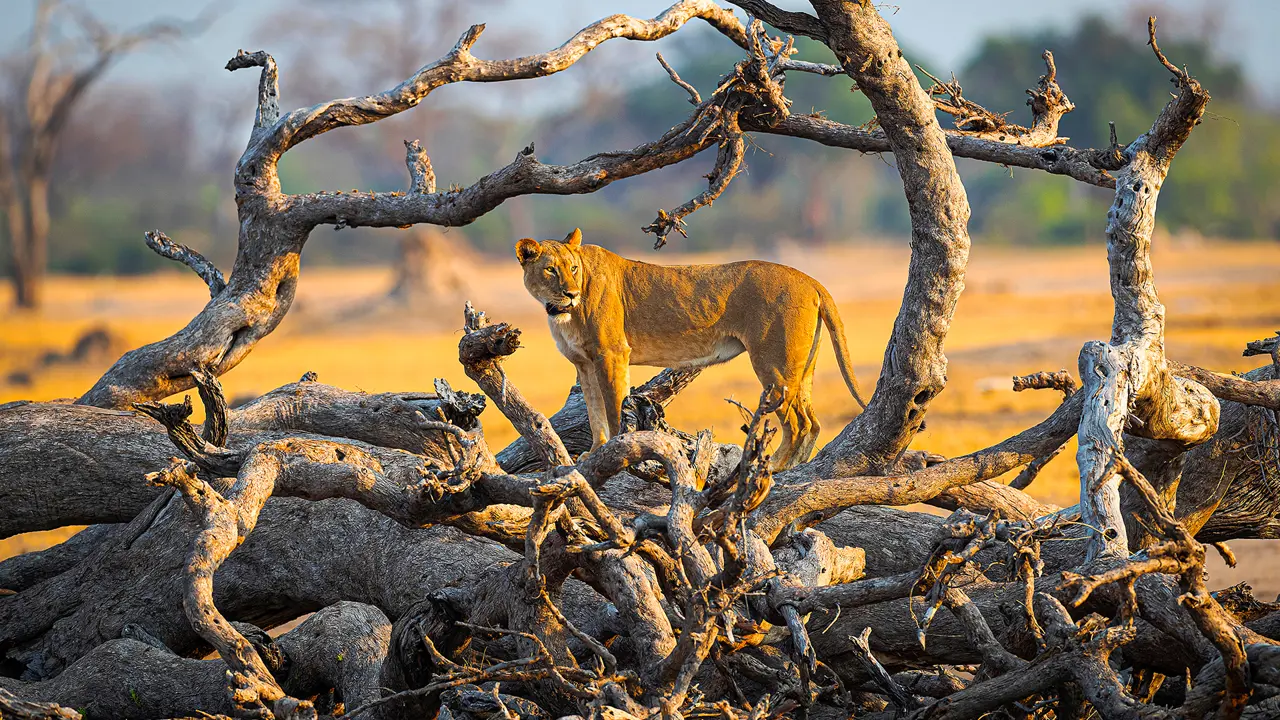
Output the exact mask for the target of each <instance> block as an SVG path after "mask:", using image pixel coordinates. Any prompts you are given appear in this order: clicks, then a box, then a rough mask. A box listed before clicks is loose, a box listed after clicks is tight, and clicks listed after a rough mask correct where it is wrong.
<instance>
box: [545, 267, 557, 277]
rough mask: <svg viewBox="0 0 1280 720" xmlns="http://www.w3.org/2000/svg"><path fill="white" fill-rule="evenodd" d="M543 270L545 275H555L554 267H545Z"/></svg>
mask: <svg viewBox="0 0 1280 720" xmlns="http://www.w3.org/2000/svg"><path fill="white" fill-rule="evenodd" d="M543 272H545V273H546V274H547V275H549V276H551V277H555V276H556V269H555V268H547V269H546V270H544V271H543Z"/></svg>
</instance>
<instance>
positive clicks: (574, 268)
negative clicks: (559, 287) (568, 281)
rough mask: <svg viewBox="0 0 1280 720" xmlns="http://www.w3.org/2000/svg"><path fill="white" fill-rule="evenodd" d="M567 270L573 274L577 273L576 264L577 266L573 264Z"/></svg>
mask: <svg viewBox="0 0 1280 720" xmlns="http://www.w3.org/2000/svg"><path fill="white" fill-rule="evenodd" d="M569 272H571V273H573V274H574V275H577V274H578V266H577V265H574V266H573V267H571V268H569Z"/></svg>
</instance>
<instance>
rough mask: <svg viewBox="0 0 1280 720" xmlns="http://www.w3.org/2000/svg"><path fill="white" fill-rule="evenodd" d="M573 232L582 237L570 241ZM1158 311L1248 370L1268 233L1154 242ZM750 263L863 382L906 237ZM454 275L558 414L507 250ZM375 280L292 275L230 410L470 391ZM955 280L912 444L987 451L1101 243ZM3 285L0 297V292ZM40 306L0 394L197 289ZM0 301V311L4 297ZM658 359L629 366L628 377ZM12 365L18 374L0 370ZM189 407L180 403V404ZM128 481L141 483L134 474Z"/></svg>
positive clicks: (1269, 573) (1060, 337)
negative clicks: (796, 275)
mask: <svg viewBox="0 0 1280 720" xmlns="http://www.w3.org/2000/svg"><path fill="white" fill-rule="evenodd" d="M587 242H591V239H590V238H588V239H587ZM1152 254H1153V262H1154V263H1155V271H1156V278H1157V283H1158V285H1159V289H1160V294H1161V298H1162V300H1163V301H1164V303H1165V306H1166V309H1167V316H1168V327H1167V331H1166V343H1167V349H1168V355H1169V357H1171V358H1175V359H1178V360H1181V361H1183V362H1187V363H1191V364H1195V365H1199V366H1202V367H1207V368H1212V369H1214V370H1218V371H1223V372H1225V371H1244V370H1247V369H1250V368H1252V367H1256V366H1257V365H1259V364H1260V361H1259V359H1258V358H1244V357H1241V350H1242V349H1243V348H1244V344H1245V342H1246V341H1247V340H1253V339H1257V338H1262V337H1267V336H1269V335H1271V334H1272V333H1273V332H1274V331H1275V330H1276V329H1277V328H1280V307H1277V306H1276V305H1275V304H1274V302H1273V298H1275V297H1276V296H1277V293H1278V292H1280V245H1276V244H1265V243H1247V244H1242V243H1234V244H1227V243H1217V242H1198V241H1197V242H1186V241H1182V242H1180V241H1178V240H1177V239H1175V238H1169V237H1167V236H1166V237H1164V238H1160V237H1157V239H1156V242H1155V243H1154V247H1153V250H1152ZM753 256H754V257H760V256H761V254H760V253H759V252H754V253H753V252H752V251H733V250H728V251H724V252H719V253H716V254H713V255H697V256H692V255H677V254H675V253H668V252H663V253H660V254H655V253H643V254H641V255H636V257H638V258H640V259H645V260H656V261H660V262H663V263H686V262H726V261H729V260H735V259H742V258H746V257H753ZM768 259H771V260H775V261H777V262H782V263H786V264H788V265H792V266H795V267H797V268H799V269H800V270H803V271H804V272H806V273H809V274H810V275H812V276H813V277H815V278H817V279H818V280H820V281H821V282H822V283H823V284H824V285H826V286H827V288H828V289H829V290H830V291H831V293H832V295H833V296H834V297H835V298H836V300H837V302H838V304H839V306H840V311H841V314H842V316H843V318H844V323H845V328H846V332H847V333H848V338H849V344H850V348H851V352H852V355H853V360H854V363H855V367H856V370H857V373H858V376H859V379H860V381H861V383H862V387H863V391H864V394H865V396H866V397H870V391H871V388H872V386H873V384H874V382H875V378H876V375H877V374H878V370H879V365H880V361H881V356H882V353H883V351H884V343H885V339H886V338H887V337H888V336H889V333H890V330H891V328H892V324H893V319H894V316H895V314H896V313H897V311H898V305H899V302H900V299H901V292H902V287H903V283H904V281H905V278H906V271H907V270H906V269H907V261H908V252H907V250H906V248H905V247H893V246H888V245H885V246H879V245H861V246H839V247H828V248H821V249H814V248H801V247H795V246H784V247H781V248H778V249H776V250H775V251H773V253H772V255H771V256H769V257H768ZM480 263H481V264H479V265H478V266H476V267H475V268H474V270H473V272H472V273H471V274H470V277H469V278H468V282H469V284H470V288H469V289H468V290H467V292H466V296H467V297H468V298H470V299H471V300H472V301H473V302H474V303H475V305H476V307H478V308H480V309H483V310H485V311H486V312H487V313H488V314H489V316H490V317H491V318H494V319H497V320H502V321H509V322H512V323H513V324H515V325H517V326H518V327H520V328H521V329H522V330H523V331H524V335H523V343H524V345H525V348H524V349H523V350H521V351H520V352H518V353H516V355H515V356H514V357H512V358H511V359H510V360H509V361H508V362H507V363H506V369H507V373H508V376H509V377H510V379H511V381H512V382H513V383H515V384H516V385H517V386H518V387H519V388H520V389H521V390H522V391H523V392H524V393H525V394H526V395H527V396H528V397H529V399H530V401H531V402H532V403H534V405H535V406H536V407H538V408H539V409H540V410H542V411H544V412H546V413H548V414H550V413H551V412H553V411H555V410H556V409H558V408H559V407H560V405H561V404H562V402H563V401H564V398H565V395H566V393H567V392H568V390H569V388H570V386H572V385H573V383H574V374H573V368H572V366H571V365H570V364H569V363H568V362H567V361H566V360H564V359H563V358H562V357H561V356H560V355H559V354H558V353H557V352H556V349H555V345H554V343H553V342H552V340H551V337H550V333H549V331H548V329H547V323H546V320H545V316H544V315H543V314H542V310H541V306H540V305H539V304H538V303H536V302H535V301H533V300H532V299H530V298H529V297H528V295H527V294H526V293H525V291H524V288H523V286H522V285H521V281H520V270H519V267H518V266H517V264H516V263H515V261H514V259H511V258H482V259H480ZM389 283H390V273H389V271H386V270H381V269H374V268H370V269H339V268H305V269H304V270H303V272H302V276H301V282H300V286H299V290H298V299H297V301H296V303H295V305H294V309H293V311H292V312H290V313H289V315H288V316H287V317H286V318H285V320H284V322H283V323H282V324H281V326H280V328H279V329H278V330H277V331H276V332H275V333H274V334H272V335H271V336H269V337H268V338H266V339H265V340H263V341H262V342H261V343H260V344H259V345H258V346H257V347H256V348H255V350H254V351H253V353H252V354H251V355H250V356H249V358H248V359H247V360H246V361H245V362H243V363H242V364H241V365H240V366H239V367H237V368H236V369H235V370H232V371H231V372H230V373H228V374H226V375H225V376H224V377H223V378H222V382H223V385H224V387H225V388H226V389H227V392H228V394H229V396H230V397H231V398H232V399H233V403H234V402H235V401H236V399H237V398H242V397H249V396H256V395H259V394H261V393H263V392H265V391H267V390H270V389H273V388H275V387H278V386H280V385H283V384H285V383H288V382H292V381H295V380H297V379H298V377H299V376H301V375H302V373H303V372H305V371H308V370H311V371H315V372H316V373H317V374H318V375H319V377H320V379H321V380H322V381H323V382H326V383H330V384H333V385H337V386H341V387H344V388H349V389H359V390H366V391H369V392H381V391H392V390H416V389H421V390H429V389H430V388H431V381H432V378H435V377H443V378H446V379H447V380H448V381H449V382H450V383H451V384H452V385H453V386H454V387H456V388H460V389H467V390H470V391H473V392H474V391H476V388H475V387H474V386H473V384H472V383H471V382H470V381H469V380H468V379H467V378H466V376H465V375H464V374H463V373H462V369H461V367H460V366H459V365H458V362H457V341H458V337H459V331H455V330H452V329H451V328H455V327H461V325H462V308H461V304H460V303H458V304H457V305H456V306H453V305H450V306H447V307H445V306H442V307H440V308H439V309H438V310H437V311H436V312H435V313H433V314H432V315H431V316H429V317H428V316H421V315H419V316H416V317H411V316H408V315H407V314H405V313H397V312H382V313H378V314H375V315H364V316H358V317H355V318H350V317H348V319H346V320H341V321H339V320H335V318H338V317H341V316H343V315H347V316H349V315H350V314H351V313H350V309H351V308H353V307H356V306H360V305H361V304H363V303H365V301H367V300H368V299H369V298H372V297H376V296H379V295H380V294H382V293H384V292H385V291H386V289H387V287H388V286H389ZM966 285H967V289H966V290H965V293H964V295H963V296H962V298H961V300H960V307H959V309H958V311H957V314H956V320H955V323H954V325H953V326H952V329H951V332H950V333H949V334H948V336H947V356H948V358H949V360H950V366H949V371H948V375H949V379H948V383H947V388H946V391H945V392H944V393H943V394H942V395H940V396H939V397H938V399H937V400H936V401H934V403H933V404H932V405H931V407H930V411H929V418H928V421H927V429H926V430H925V431H924V432H922V433H920V435H919V436H918V438H917V439H916V441H915V443H914V446H915V447H917V448H922V449H927V450H931V451H934V452H938V453H941V454H943V455H946V456H954V455H960V454H964V453H966V452H970V451H972V450H976V449H979V448H982V447H986V446H989V445H991V444H993V443H995V442H998V441H999V440H1002V439H1003V438H1005V437H1008V436H1009V435H1012V434H1014V433H1017V432H1018V431H1020V430H1022V429H1024V428H1026V427H1028V426H1030V425H1032V424H1034V423H1035V422H1037V421H1038V420H1040V419H1041V418H1043V417H1044V416H1045V415H1047V414H1048V412H1049V411H1050V410H1051V409H1052V408H1053V407H1054V406H1055V405H1056V403H1057V402H1058V399H1059V396H1058V395H1057V394H1056V393H1051V392H1044V391H1041V392H1027V393H1020V394H1019V393H1014V392H1013V391H1012V390H1011V389H1010V382H1009V379H1010V376H1012V375H1015V374H1025V373H1029V372H1035V371H1037V370H1057V369H1059V368H1068V369H1070V370H1072V372H1073V374H1074V373H1075V361H1076V355H1077V353H1078V352H1079V349H1080V346H1081V344H1082V343H1083V342H1084V341H1086V340H1090V339H1105V338H1106V337H1108V335H1109V334H1110V327H1111V314H1112V300H1111V296H1110V294H1109V288H1108V280H1107V261H1106V250H1105V248H1104V247H1102V246H1100V245H1099V246H1091V247H1080V248H1066V249H1043V250H1011V249H1001V248H991V247H982V246H979V247H978V248H976V249H975V251H974V253H973V260H972V262H971V263H970V265H969V270H968V276H967V280H966ZM3 291H4V292H7V289H3ZM47 297H48V304H47V307H46V308H45V309H44V310H43V311H42V312H41V313H40V314H39V315H25V314H13V313H9V314H6V315H4V316H2V317H0V403H4V402H7V401H11V400H18V399H33V400H49V399H54V398H70V397H75V396H77V395H79V394H80V393H81V392H83V391H84V390H85V389H86V388H88V387H89V385H90V384H91V383H92V382H93V380H94V379H96V378H97V376H98V375H99V374H100V373H101V372H102V371H103V370H105V369H106V367H107V366H108V365H109V364H110V363H111V362H112V361H113V360H114V359H115V358H116V357H118V355H119V352H120V351H121V350H122V349H127V348H128V347H134V346H137V345H140V344H142V343H145V342H150V341H153V340H156V339H158V338H162V337H165V336H167V335H169V334H171V333H172V332H174V331H176V330H177V329H179V328H180V327H182V326H183V325H184V324H186V322H187V321H188V320H189V319H190V318H191V317H192V316H193V315H194V314H195V313H196V312H197V311H198V310H199V308H200V307H201V306H203V304H204V303H205V302H206V300H207V299H208V294H207V291H206V289H205V287H204V285H203V284H202V283H201V282H199V281H198V279H196V278H195V277H193V276H191V275H190V274H189V273H181V274H180V273H177V272H173V273H165V274H157V275H153V276H148V277H140V278H139V277H132V278H113V277H104V278H80V277H76V278H72V277H55V278H53V279H51V281H50V283H49V285H48V294H47ZM10 306H11V305H10V302H9V299H8V298H6V297H0V307H10ZM103 326H105V327H106V328H107V329H108V330H109V331H110V333H111V335H113V336H114V337H115V338H116V340H115V342H116V343H117V345H116V346H115V347H113V348H111V350H110V351H108V352H105V353H101V354H100V355H99V356H98V357H94V358H92V359H88V360H85V361H80V362H53V363H49V362H47V361H42V358H45V357H46V356H47V355H48V354H49V353H63V354H65V353H67V352H68V351H69V350H70V348H71V346H72V345H73V344H74V343H75V341H76V339H77V338H78V337H80V336H81V335H82V334H83V333H84V332H85V331H87V330H90V329H92V328H95V327H103ZM654 372H656V370H650V369H648V368H633V373H632V384H633V385H638V384H640V383H641V382H643V381H644V380H646V379H647V378H648V377H649V376H650V375H652V374H653V373H654ZM20 375H25V376H26V379H25V381H23V382H14V380H17V379H18V378H17V377H16V376H20ZM758 393H759V385H758V384H757V381H756V379H755V377H754V376H753V374H752V372H751V368H750V364H749V363H748V361H747V359H746V357H745V356H743V357H740V358H738V359H736V360H734V361H732V362H730V363H728V364H726V365H721V366H718V367H715V368H711V369H709V370H707V371H705V372H704V373H703V374H702V375H701V376H700V377H699V378H698V380H697V381H695V382H694V384H693V385H692V386H691V387H690V388H689V389H688V390H686V391H685V392H684V393H683V394H681V395H680V396H679V397H678V398H677V399H676V401H675V402H674V403H672V405H671V407H670V408H669V409H668V419H669V420H670V421H671V422H672V423H673V424H674V425H675V426H677V427H680V428H683V429H686V430H693V429H697V428H703V427H710V428H712V429H714V430H715V432H716V435H717V437H718V439H720V440H722V441H729V442H738V441H739V440H740V439H741V432H740V431H739V429H738V428H739V426H740V425H741V419H740V416H739V414H738V411H737V410H735V409H734V408H733V407H732V406H731V405H729V404H728V403H726V402H725V401H724V400H725V398H735V399H738V400H741V401H744V402H746V403H747V404H748V405H750V404H752V403H753V402H754V400H755V398H756V397H757V396H758ZM814 402H815V407H816V409H817V412H818V415H819V417H820V418H821V420H822V424H823V432H822V443H826V442H827V441H828V440H830V439H831V437H832V436H833V435H834V434H835V433H836V432H838V431H839V429H840V428H841V427H843V426H844V424H845V423H846V422H847V421H848V420H849V419H850V417H852V413H853V411H854V410H855V409H856V407H857V406H856V405H855V403H854V402H853V399H852V398H851V397H849V394H848V392H847V391H846V389H845V387H844V383H843V381H842V380H841V378H840V374H839V370H838V369H837V367H836V363H835V358H834V357H833V356H832V355H831V350H830V342H829V340H827V339H826V338H824V340H823V349H822V352H821V354H820V356H819V360H818V368H817V375H816V378H815V388H814ZM197 405H198V403H197ZM482 420H483V421H484V422H485V426H486V435H487V436H488V438H489V443H490V445H491V446H492V447H494V448H495V449H496V448H501V447H503V446H504V445H506V444H507V443H508V442H509V441H511V440H512V439H513V438H514V437H515V430H514V429H513V428H512V427H511V426H510V425H509V424H508V423H507V422H506V420H505V419H504V418H503V417H502V416H501V415H500V414H498V413H497V412H496V411H493V410H492V409H490V410H488V411H487V412H486V413H485V414H484V415H483V416H482ZM1074 444H1075V441H1074V440H1073V441H1072V445H1071V447H1070V448H1069V449H1068V451H1066V452H1064V453H1063V454H1062V455H1060V456H1059V457H1058V459H1056V460H1055V461H1054V462H1053V463H1051V464H1050V465H1049V467H1048V468H1046V470H1045V472H1044V473H1042V474H1041V476H1040V477H1039V479H1038V480H1037V481H1036V482H1035V484H1033V485H1032V486H1031V488H1030V492H1031V494H1032V495H1035V496H1037V497H1039V498H1041V499H1043V500H1045V501H1048V502H1053V503H1057V504H1060V505H1066V504H1071V503H1073V502H1075V499H1076V498H1077V497H1078V495H1079V489H1078V476H1077V475H1076V468H1075V463H1074V460H1073V458H1074ZM138 481H139V482H142V479H141V478H139V479H138ZM74 530H75V529H74V528H67V529H62V530H55V531H50V532H45V533H30V534H27V535H20V536H17V537H14V538H9V539H8V540H0V559H2V558H5V557H10V556H12V555H14V554H18V553H22V552H27V551H30V550H35V549H39V548H42V547H46V546H48V545H50V544H52V543H55V542H59V541H61V540H62V539H63V538H65V537H67V536H68V535H70V534H71V533H72V532H74ZM1232 545H1233V547H1234V549H1235V551H1236V553H1237V554H1238V555H1240V556H1241V558H1240V559H1241V561H1242V562H1241V566H1242V567H1241V569H1240V570H1230V569H1228V568H1226V567H1225V566H1224V565H1223V564H1222V562H1221V560H1219V559H1218V557H1217V555H1216V554H1213V553H1210V572H1211V574H1212V576H1213V577H1212V581H1211V583H1210V585H1211V587H1222V586H1225V585H1229V584H1232V583H1235V582H1238V581H1240V580H1247V581H1249V582H1250V583H1251V584H1253V586H1254V589H1255V591H1256V592H1257V593H1258V595H1259V597H1262V598H1268V599H1269V598H1272V597H1275V596H1276V595H1277V593H1280V541H1258V540H1255V541H1237V542H1235V543H1233V544H1232Z"/></svg>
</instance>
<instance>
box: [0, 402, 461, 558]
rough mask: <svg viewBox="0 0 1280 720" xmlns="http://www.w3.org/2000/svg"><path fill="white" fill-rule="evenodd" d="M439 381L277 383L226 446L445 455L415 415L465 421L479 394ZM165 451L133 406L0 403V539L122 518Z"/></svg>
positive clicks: (159, 434) (143, 494) (143, 499)
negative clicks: (364, 388) (323, 446)
mask: <svg viewBox="0 0 1280 720" xmlns="http://www.w3.org/2000/svg"><path fill="white" fill-rule="evenodd" d="M440 389H442V390H446V395H445V396H444V397H445V399H442V398H441V395H440V394H438V393H379V394H373V395H370V394H366V393H360V392H350V391H347V390H341V389H339V388H335V387H332V386H329V385H322V384H320V383H316V382H300V383H294V384H291V385H286V386H284V387H282V388H279V389H278V390H274V391H272V392H270V393H268V394H266V395H264V396H263V397H261V398H259V399H257V400H255V401H253V402H251V403H249V404H247V405H245V406H243V407H241V408H237V409H235V410H232V411H231V412H230V413H229V425H230V428H231V449H232V450H234V451H237V452H241V453H244V452H247V451H248V450H250V449H251V448H253V447H254V446H255V445H257V444H258V443H260V442H264V441H270V440H280V439H283V438H284V437H287V436H291V435H296V434H298V433H310V434H315V435H324V436H327V437H335V438H346V439H351V440H357V441H364V442H367V443H368V446H366V448H368V447H373V446H378V447H383V448H397V449H401V450H408V451H411V452H414V453H418V454H421V455H425V456H427V457H432V458H436V459H439V460H442V461H451V456H450V444H449V441H448V440H446V439H445V438H444V433H441V432H440V431H439V430H433V429H430V428H426V427H423V426H422V424H421V423H420V422H419V420H418V414H419V413H421V414H422V416H424V417H427V418H436V417H438V414H439V413H443V414H444V416H445V417H446V418H448V419H449V420H450V421H451V422H454V423H458V424H461V425H463V426H464V427H467V428H472V429H474V428H476V427H479V423H478V421H476V420H475V416H476V415H478V414H479V413H480V411H481V409H482V408H483V407H484V399H483V398H480V397H477V396H473V395H470V394H468V393H454V392H452V391H448V390H447V385H441V386H440ZM381 452H384V453H385V451H381ZM173 454H174V447H173V444H172V443H171V442H170V441H169V439H168V438H167V437H166V435H165V430H164V428H163V427H162V426H161V425H160V424H159V423H156V422H154V421H152V420H150V419H147V418H146V417H144V416H142V415H141V414H139V413H135V412H132V411H117V410H102V409H98V408H93V407H86V406H83V405H61V404H53V403H20V404H13V405H8V406H5V407H0V476H2V477H4V482H3V483H0V537H9V536H11V535H14V534H17V533H21V532H31V531H34V530H49V529H52V528H57V527H62V526H64V525H84V524H91V523H111V522H126V521H128V520H130V519H132V518H133V517H134V516H135V515H137V514H138V512H140V511H141V510H142V509H143V508H144V507H146V506H147V504H148V503H150V502H151V501H152V500H153V499H155V498H156V497H157V496H158V495H159V494H160V493H161V491H160V490H159V489H157V488H152V487H147V485H146V484H145V483H143V482H141V478H142V476H143V475H144V474H146V473H148V472H152V471H154V470H156V469H158V468H160V467H163V466H164V465H165V464H166V462H167V460H168V459H169V458H170V457H171V456H173ZM384 457H391V456H390V455H386V456H384ZM53 487H56V488H57V491H56V492H50V490H49V489H50V488H53Z"/></svg>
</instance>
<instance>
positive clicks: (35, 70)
mask: <svg viewBox="0 0 1280 720" xmlns="http://www.w3.org/2000/svg"><path fill="white" fill-rule="evenodd" d="M59 15H62V16H66V17H67V18H68V19H69V20H71V21H72V23H73V24H74V25H76V26H78V28H79V30H80V32H81V33H82V35H83V39H82V41H79V42H71V43H70V44H69V42H68V41H67V40H64V39H60V38H59V37H58V36H57V34H56V33H55V31H54V30H55V28H54V26H55V25H56V24H57V20H56V18H57V16H59ZM209 19H210V18H209V16H208V14H207V13H206V14H205V15H202V16H201V17H200V18H197V19H196V20H193V21H191V22H189V23H178V22H174V21H168V20H164V21H156V22H153V23H149V24H147V25H143V26H140V27H137V28H134V29H132V30H129V31H127V32H115V31H113V30H111V29H110V28H108V27H107V26H106V25H105V24H104V23H103V22H102V21H101V20H99V19H98V18H96V17H95V16H94V15H93V14H91V13H90V12H89V11H88V10H87V9H85V8H82V7H80V6H79V5H64V4H63V3H62V2H60V0H39V2H37V3H36V8H35V21H34V22H33V23H32V26H31V33H30V35H29V37H28V40H27V45H26V47H24V48H22V49H21V50H19V51H17V52H15V53H14V54H13V56H12V57H10V58H8V59H7V60H8V62H7V63H6V64H7V65H9V67H8V68H7V74H8V75H9V77H8V78H6V80H7V81H8V87H7V88H6V89H5V92H6V94H7V96H8V97H6V98H5V102H4V107H3V108H0V203H3V204H4V208H5V214H6V216H7V217H8V223H7V229H8V233H9V248H10V262H11V265H12V267H11V268H10V274H11V277H12V278H13V287H14V303H15V305H17V306H18V307H19V308H35V307H38V306H39V305H40V288H41V283H42V281H43V279H44V273H45V269H46V268H45V265H46V263H47V258H48V242H49V173H50V171H51V169H52V165H53V157H54V151H55V150H56V149H57V145H58V137H59V136H60V135H61V133H62V130H63V128H65V127H66V124H67V120H68V119H70V117H71V113H72V112H73V111H74V110H75V107H76V105H77V103H78V102H79V101H80V100H81V98H83V97H84V94H85V91H87V90H88V89H89V88H90V87H92V86H93V84H94V83H96V82H97V81H98V80H99V79H100V78H101V77H102V75H103V73H105V72H106V71H107V69H108V68H110V67H111V65H112V64H113V63H115V62H116V61H117V60H119V59H120V58H121V57H123V56H124V55H127V54H128V53H129V52H132V51H133V50H135V49H136V48H138V47H139V46H140V45H143V44H145V43H147V42H151V41H155V40H162V39H168V40H173V39H176V38H178V37H181V36H182V35H183V34H188V33H190V32H192V31H193V30H199V29H201V28H203V26H204V25H206V24H207V23H208V22H209ZM80 44H83V45H84V46H85V47H84V48H80V47H78V46H79V45H80ZM82 51H84V52H82ZM81 55H84V57H80V56H81Z"/></svg>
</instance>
